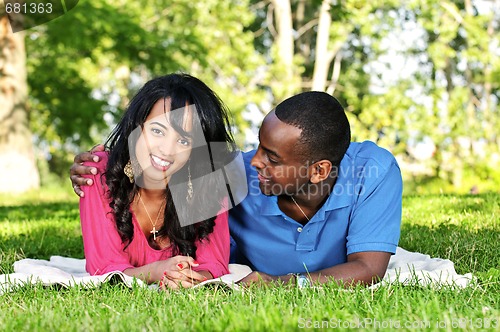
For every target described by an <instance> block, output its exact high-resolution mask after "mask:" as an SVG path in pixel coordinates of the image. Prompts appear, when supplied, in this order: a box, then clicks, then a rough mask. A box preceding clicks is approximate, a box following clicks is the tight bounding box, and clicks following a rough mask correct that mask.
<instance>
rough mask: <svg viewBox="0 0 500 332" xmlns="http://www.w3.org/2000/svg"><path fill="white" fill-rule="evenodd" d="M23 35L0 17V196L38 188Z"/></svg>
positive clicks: (4, 18)
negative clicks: (13, 31)
mask: <svg viewBox="0 0 500 332" xmlns="http://www.w3.org/2000/svg"><path fill="white" fill-rule="evenodd" d="M26 75H27V74H26V51H25V48H24V32H16V33H12V30H11V27H10V25H9V20H8V18H7V16H6V15H3V16H0V192H3V193H13V192H24V191H27V190H29V189H33V188H38V187H39V183H40V179H39V175H38V169H37V167H36V163H35V157H34V152H33V143H32V135H31V131H30V129H29V125H28V111H27V105H26V101H27V97H28V83H27V77H26Z"/></svg>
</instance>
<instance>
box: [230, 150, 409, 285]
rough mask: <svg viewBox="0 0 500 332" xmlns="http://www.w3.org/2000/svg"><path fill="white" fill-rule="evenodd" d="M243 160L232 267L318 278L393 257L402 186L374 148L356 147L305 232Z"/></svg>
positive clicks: (391, 164) (390, 162)
mask: <svg viewBox="0 0 500 332" xmlns="http://www.w3.org/2000/svg"><path fill="white" fill-rule="evenodd" d="M254 154H255V150H253V151H250V152H247V153H245V154H244V156H243V158H244V162H245V168H246V175H247V181H248V191H249V192H248V196H247V197H246V198H245V199H244V200H243V201H242V202H241V203H240V204H239V205H237V206H236V207H234V208H233V209H231V210H230V214H229V229H230V232H231V236H232V239H233V241H234V242H235V244H236V246H235V247H233V248H232V252H231V261H232V262H235V263H240V264H246V265H249V266H250V267H251V268H252V269H253V270H256V271H261V272H264V273H268V274H271V275H285V274H287V273H306V272H315V271H318V270H322V269H325V268H328V267H332V266H334V265H337V264H342V263H345V262H346V261H347V255H349V254H353V253H356V252H363V251H384V252H390V253H393V254H394V253H395V252H396V247H397V245H398V241H399V234H400V227H401V207H402V187H403V186H402V180H401V172H400V169H399V166H398V164H397V162H396V159H395V158H394V156H393V155H392V154H391V153H390V152H388V151H387V150H385V149H383V148H380V147H378V146H377V145H376V144H374V143H373V142H369V141H365V142H362V143H351V144H350V146H349V149H348V150H347V152H346V154H345V156H344V158H343V159H342V162H341V164H340V173H339V176H338V178H337V182H336V183H335V186H334V188H333V191H332V192H331V194H330V196H329V197H328V199H327V200H326V202H325V203H324V204H323V206H322V207H321V208H320V209H319V210H318V211H317V212H316V214H315V215H314V216H313V217H312V218H311V220H310V221H309V222H308V223H307V224H306V225H305V226H302V225H301V224H300V223H299V222H297V221H295V220H294V219H292V218H290V217H289V216H287V215H286V214H284V213H283V212H282V211H281V210H280V209H279V207H278V200H277V199H278V198H277V196H265V195H263V194H262V193H261V191H260V189H259V180H258V178H257V172H256V170H255V168H254V167H252V166H250V160H251V159H252V157H253V156H254Z"/></svg>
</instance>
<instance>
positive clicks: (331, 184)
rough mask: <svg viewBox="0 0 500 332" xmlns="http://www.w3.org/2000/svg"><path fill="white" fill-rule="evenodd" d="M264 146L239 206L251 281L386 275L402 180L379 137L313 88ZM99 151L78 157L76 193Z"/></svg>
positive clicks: (252, 156)
mask: <svg viewBox="0 0 500 332" xmlns="http://www.w3.org/2000/svg"><path fill="white" fill-rule="evenodd" d="M259 141H260V144H259V147H258V149H257V150H254V151H250V152H248V153H245V155H244V161H245V168H246V175H247V181H248V189H249V193H248V196H247V197H246V198H245V199H244V200H243V201H242V202H241V203H240V204H239V205H237V206H236V207H234V208H233V209H232V210H230V220H229V227H230V232H231V236H232V239H233V240H234V242H235V244H236V246H235V248H234V250H233V252H232V261H233V262H236V263H242V264H247V265H249V266H250V267H251V268H252V269H253V270H254V272H252V273H251V274H250V275H249V276H248V277H246V278H245V279H244V280H243V282H256V281H264V282H269V281H273V280H281V281H283V282H289V281H293V282H297V283H298V284H299V285H301V286H307V285H309V284H311V283H312V282H313V283H323V282H326V281H329V280H331V279H332V278H333V279H334V280H336V281H338V282H339V283H343V284H346V285H349V284H353V283H362V284H372V283H373V282H377V281H378V280H380V279H381V278H383V276H384V274H385V271H386V269H387V265H388V262H389V259H390V257H391V254H394V253H395V252H396V247H397V244H398V240H399V234H400V224H401V202H402V181H401V172H400V170H399V167H398V165H397V162H396V160H395V158H394V157H393V156H392V155H391V154H390V153H389V152H388V151H386V150H384V149H382V148H380V147H378V146H376V145H375V144H374V143H372V142H363V143H350V128H349V123H348V121H347V117H346V115H345V112H344V110H343V108H342V106H341V105H340V104H339V102H338V101H337V100H336V99H335V98H333V97H332V96H330V95H328V94H326V93H323V92H304V93H301V94H298V95H295V96H293V97H290V98H289V99H287V100H285V101H283V102H282V103H280V104H279V105H278V106H277V107H276V109H275V110H273V111H272V112H270V113H269V114H268V115H267V116H266V117H265V119H264V121H263V123H262V126H261V129H260V131H259ZM90 158H92V155H91V154H90V153H82V154H80V155H79V156H77V157H76V158H75V164H74V165H73V167H72V168H71V174H72V176H71V179H72V181H73V184H74V187H75V192H77V194H79V193H80V190H79V185H84V184H87V183H85V179H83V178H80V177H78V175H79V174H84V173H90V171H91V169H90V168H87V167H84V166H82V165H81V162H83V161H85V160H90Z"/></svg>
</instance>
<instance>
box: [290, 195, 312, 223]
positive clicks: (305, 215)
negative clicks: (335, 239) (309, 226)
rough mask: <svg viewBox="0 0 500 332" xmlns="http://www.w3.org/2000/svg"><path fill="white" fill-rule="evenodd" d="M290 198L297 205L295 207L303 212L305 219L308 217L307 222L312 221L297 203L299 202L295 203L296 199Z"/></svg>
mask: <svg viewBox="0 0 500 332" xmlns="http://www.w3.org/2000/svg"><path fill="white" fill-rule="evenodd" d="M290 198H291V199H292V201H293V202H294V203H295V205H297V207H298V208H299V210H300V212H302V214H303V215H304V217H306V219H307V221H311V219H309V217H308V216H307V214H305V212H304V210H302V208H301V207H300V205H299V204H298V203H297V201H295V198H293V196H290Z"/></svg>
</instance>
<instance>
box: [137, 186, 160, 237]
mask: <svg viewBox="0 0 500 332" xmlns="http://www.w3.org/2000/svg"><path fill="white" fill-rule="evenodd" d="M139 200H140V201H141V203H142V206H144V211H146V214H147V215H148V218H149V221H150V222H151V225H153V229H152V230H151V231H150V233H151V234H153V240H154V241H156V234H158V232H159V231H157V230H156V224H157V223H158V218H160V213H161V208H162V207H163V203H162V204H161V205H160V209H158V215H157V216H156V221H155V222H154V223H153V219H151V216H150V215H149V212H148V209H146V205H145V204H144V201H143V200H142V195H141V194H140V193H139Z"/></svg>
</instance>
